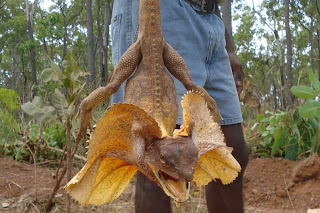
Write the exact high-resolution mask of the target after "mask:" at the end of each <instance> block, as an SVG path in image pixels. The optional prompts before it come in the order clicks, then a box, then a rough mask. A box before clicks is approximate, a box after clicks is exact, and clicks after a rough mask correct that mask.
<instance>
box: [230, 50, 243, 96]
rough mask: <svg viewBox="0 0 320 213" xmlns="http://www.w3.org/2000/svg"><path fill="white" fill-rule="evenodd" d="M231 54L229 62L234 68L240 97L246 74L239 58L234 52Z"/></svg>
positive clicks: (233, 71) (235, 81) (234, 76)
mask: <svg viewBox="0 0 320 213" xmlns="http://www.w3.org/2000/svg"><path fill="white" fill-rule="evenodd" d="M228 54H229V61H230V65H231V68H232V73H233V78H234V83H235V84H236V87H237V92H238V95H240V93H241V91H242V89H243V78H244V73H243V71H242V64H241V63H240V61H239V59H238V57H237V56H236V54H235V53H234V52H230V53H228Z"/></svg>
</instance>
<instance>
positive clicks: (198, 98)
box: [66, 0, 241, 205]
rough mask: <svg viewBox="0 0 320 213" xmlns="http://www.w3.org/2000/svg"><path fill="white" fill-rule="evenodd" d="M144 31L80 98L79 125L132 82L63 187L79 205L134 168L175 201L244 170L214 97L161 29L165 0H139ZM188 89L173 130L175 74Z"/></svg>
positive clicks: (117, 189) (111, 188) (100, 198)
mask: <svg viewBox="0 0 320 213" xmlns="http://www.w3.org/2000/svg"><path fill="white" fill-rule="evenodd" d="M139 25H140V26H139V33H138V38H137V41H136V42H135V43H133V44H132V45H131V46H130V47H129V49H128V50H127V51H126V52H125V53H124V55H123V56H122V57H121V58H120V60H119V63H118V65H117V67H116V68H115V70H114V71H113V73H112V75H111V77H110V79H109V81H108V83H107V85H106V86H105V87H100V88H98V89H96V90H94V91H93V92H92V93H91V94H90V95H89V96H88V97H87V98H85V99H84V100H83V101H82V103H81V105H80V117H81V124H80V131H79V133H78V137H77V139H76V140H80V138H81V137H82V136H85V134H86V131H87V128H88V127H89V128H91V127H90V123H89V120H90V119H91V110H92V109H93V108H95V107H96V106H98V105H99V104H100V103H101V102H103V101H104V100H105V99H106V98H107V97H109V96H110V95H112V94H113V93H115V92H116V91H117V90H118V88H119V87H120V85H121V84H122V83H123V82H124V81H125V80H127V79H128V78H129V77H130V76H131V75H132V74H133V75H132V77H131V78H130V79H129V80H128V81H127V85H126V90H125V99H124V102H125V103H124V104H115V105H113V106H112V107H110V108H109V109H108V110H107V111H106V113H105V115H104V117H103V118H102V119H101V120H100V121H99V122H98V123H97V127H96V129H95V130H94V132H93V136H92V138H91V139H90V144H89V151H88V159H87V162H86V164H85V166H84V167H83V168H82V169H81V171H80V172H79V173H78V174H77V175H76V176H75V177H74V178H73V179H72V180H71V181H70V182H69V183H68V184H67V186H66V190H67V191H68V192H69V193H70V195H71V196H72V197H73V198H75V199H76V200H78V201H79V202H80V203H81V204H83V205H85V204H96V205H101V204H103V203H105V202H111V201H113V200H114V199H116V198H117V197H118V196H120V194H121V193H122V192H123V190H124V189H125V188H126V186H127V185H128V184H129V182H130V180H131V179H132V178H133V176H134V174H135V173H136V171H137V170H139V171H141V172H142V173H143V174H145V175H146V176H147V177H148V178H149V179H150V180H151V181H154V182H155V183H157V185H158V186H159V187H161V188H162V189H163V190H164V191H165V193H166V194H167V195H168V196H170V197H172V198H173V199H174V200H175V201H177V202H184V201H185V200H186V199H187V198H188V192H189V182H190V181H192V180H194V181H195V182H196V183H197V185H198V186H202V185H206V184H208V183H209V182H210V181H212V180H214V179H216V178H219V179H221V181H222V182H223V183H225V184H227V183H230V182H232V181H233V180H234V179H235V178H236V177H237V175H238V172H239V171H240V170H241V168H240V166H239V164H238V162H237V161H236V160H235V159H234V158H233V156H232V155H231V149H230V148H228V147H226V146H225V143H224V136H223V134H222V132H221V129H220V126H219V125H218V120H219V116H220V114H219V111H218V109H217V106H216V104H215V102H214V100H213V99H212V98H211V97H210V96H209V94H208V93H207V92H206V91H205V90H204V89H203V88H202V87H200V86H197V85H196V84H195V83H194V82H193V81H192V79H191V77H190V75H189V72H188V70H187V67H186V65H185V63H184V61H183V59H182V58H181V56H180V55H179V54H178V53H177V52H176V51H175V50H174V49H173V48H172V47H171V46H170V45H169V44H168V43H166V42H165V40H164V38H163V35H162V32H161V17H160V0H140V9H139ZM165 67H166V68H167V70H168V71H169V72H170V73H171V74H172V75H173V76H174V77H175V78H177V79H178V80H180V81H181V82H182V83H183V85H184V86H185V87H186V89H187V90H189V91H193V92H189V93H188V94H187V95H186V96H185V97H184V100H183V101H182V108H183V121H184V127H183V128H182V129H180V131H178V133H177V134H176V135H175V136H173V132H174V129H175V126H176V120H177V117H178V103H177V97H176V93H175V87H174V83H173V80H172V78H171V77H170V75H169V73H168V72H167V71H166V69H165Z"/></svg>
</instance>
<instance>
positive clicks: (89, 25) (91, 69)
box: [86, 0, 96, 88]
mask: <svg viewBox="0 0 320 213" xmlns="http://www.w3.org/2000/svg"><path fill="white" fill-rule="evenodd" d="M86 11H87V39H88V41H87V47H88V72H89V73H90V75H89V76H88V78H87V84H88V85H91V84H93V85H91V86H92V87H93V88H95V85H94V84H95V83H94V81H95V79H96V72H95V53H94V41H93V18H92V0H86Z"/></svg>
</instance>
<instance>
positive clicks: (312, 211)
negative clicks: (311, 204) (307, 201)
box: [307, 209, 320, 213]
mask: <svg viewBox="0 0 320 213" xmlns="http://www.w3.org/2000/svg"><path fill="white" fill-rule="evenodd" d="M307 213H320V209H308V211H307Z"/></svg>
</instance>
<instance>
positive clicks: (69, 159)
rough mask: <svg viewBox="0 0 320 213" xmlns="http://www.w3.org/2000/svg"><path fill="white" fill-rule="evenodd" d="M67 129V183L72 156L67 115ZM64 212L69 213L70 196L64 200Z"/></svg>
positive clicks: (69, 177)
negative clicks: (65, 204)
mask: <svg viewBox="0 0 320 213" xmlns="http://www.w3.org/2000/svg"><path fill="white" fill-rule="evenodd" d="M66 127H67V129H66V147H67V165H66V166H67V182H69V181H70V180H71V178H72V174H71V171H72V156H71V128H72V126H71V118H70V116H69V115H68V116H67V126H66ZM66 203H67V206H66V212H67V213H69V212H70V208H71V198H70V195H67V199H66Z"/></svg>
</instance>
